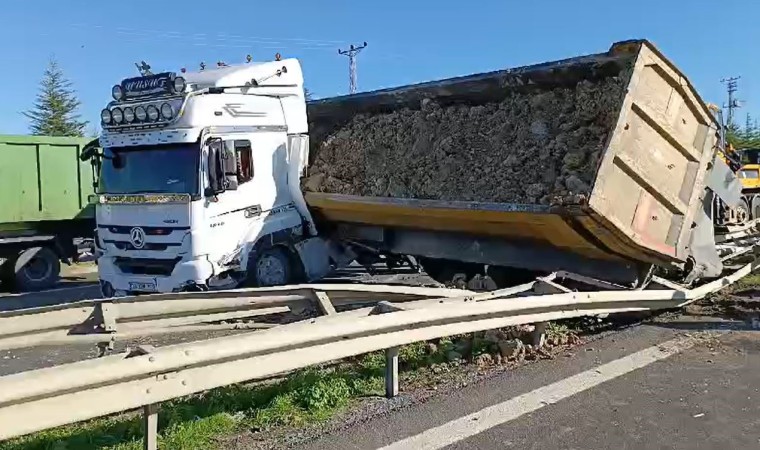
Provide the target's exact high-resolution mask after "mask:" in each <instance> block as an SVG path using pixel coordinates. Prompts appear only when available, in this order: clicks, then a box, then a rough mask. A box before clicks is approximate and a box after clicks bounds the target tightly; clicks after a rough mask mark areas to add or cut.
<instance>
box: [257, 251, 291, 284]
mask: <svg viewBox="0 0 760 450" xmlns="http://www.w3.org/2000/svg"><path fill="white" fill-rule="evenodd" d="M256 276H257V278H258V280H259V284H261V285H264V286H277V285H281V284H285V283H286V281H287V280H286V279H285V266H283V264H282V261H280V259H279V258H276V257H273V256H265V257H263V258H261V259H260V260H259V262H258V264H256Z"/></svg>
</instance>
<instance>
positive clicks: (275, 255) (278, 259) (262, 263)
mask: <svg viewBox="0 0 760 450" xmlns="http://www.w3.org/2000/svg"><path fill="white" fill-rule="evenodd" d="M292 278H293V265H292V263H291V259H290V256H289V255H288V253H287V251H286V250H285V249H283V248H282V247H271V248H267V249H264V250H260V251H258V252H256V254H255V256H254V257H253V258H251V259H249V260H248V280H249V281H250V283H251V284H252V285H254V286H259V287H268V286H282V285H285V284H288V283H290V282H291V280H292Z"/></svg>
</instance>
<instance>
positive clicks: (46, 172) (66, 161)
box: [0, 135, 94, 229]
mask: <svg viewBox="0 0 760 450" xmlns="http://www.w3.org/2000/svg"><path fill="white" fill-rule="evenodd" d="M91 140H92V139H87V138H68V137H45V136H6V135H0V229H5V228H14V227H19V226H20V225H22V224H29V225H33V224H34V223H36V222H43V221H61V220H74V219H91V218H92V217H93V216H94V209H93V208H92V205H88V200H87V199H88V196H89V195H90V194H92V193H93V186H92V168H91V166H90V164H89V163H88V162H82V161H80V160H79V154H80V153H81V151H82V147H84V146H85V145H86V144H87V143H88V142H89V141H91Z"/></svg>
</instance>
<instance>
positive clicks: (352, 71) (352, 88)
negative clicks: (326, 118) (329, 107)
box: [338, 42, 367, 94]
mask: <svg viewBox="0 0 760 450" xmlns="http://www.w3.org/2000/svg"><path fill="white" fill-rule="evenodd" d="M366 47H367V43H366V42H364V43H363V44H362V45H360V46H354V44H351V46H350V47H349V48H348V50H340V49H339V50H338V54H339V55H343V56H348V76H349V82H348V83H349V84H348V92H349V93H351V94H353V93H355V92H356V55H358V54H359V53H360V52H361V51H362V50H364V49H365V48H366Z"/></svg>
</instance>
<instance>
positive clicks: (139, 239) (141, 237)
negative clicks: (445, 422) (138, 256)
mask: <svg viewBox="0 0 760 450" xmlns="http://www.w3.org/2000/svg"><path fill="white" fill-rule="evenodd" d="M129 240H130V242H132V246H133V247H134V248H136V249H138V250H139V249H141V248H143V246H145V231H143V229H142V228H140V227H134V228H132V230H130V232H129Z"/></svg>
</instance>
